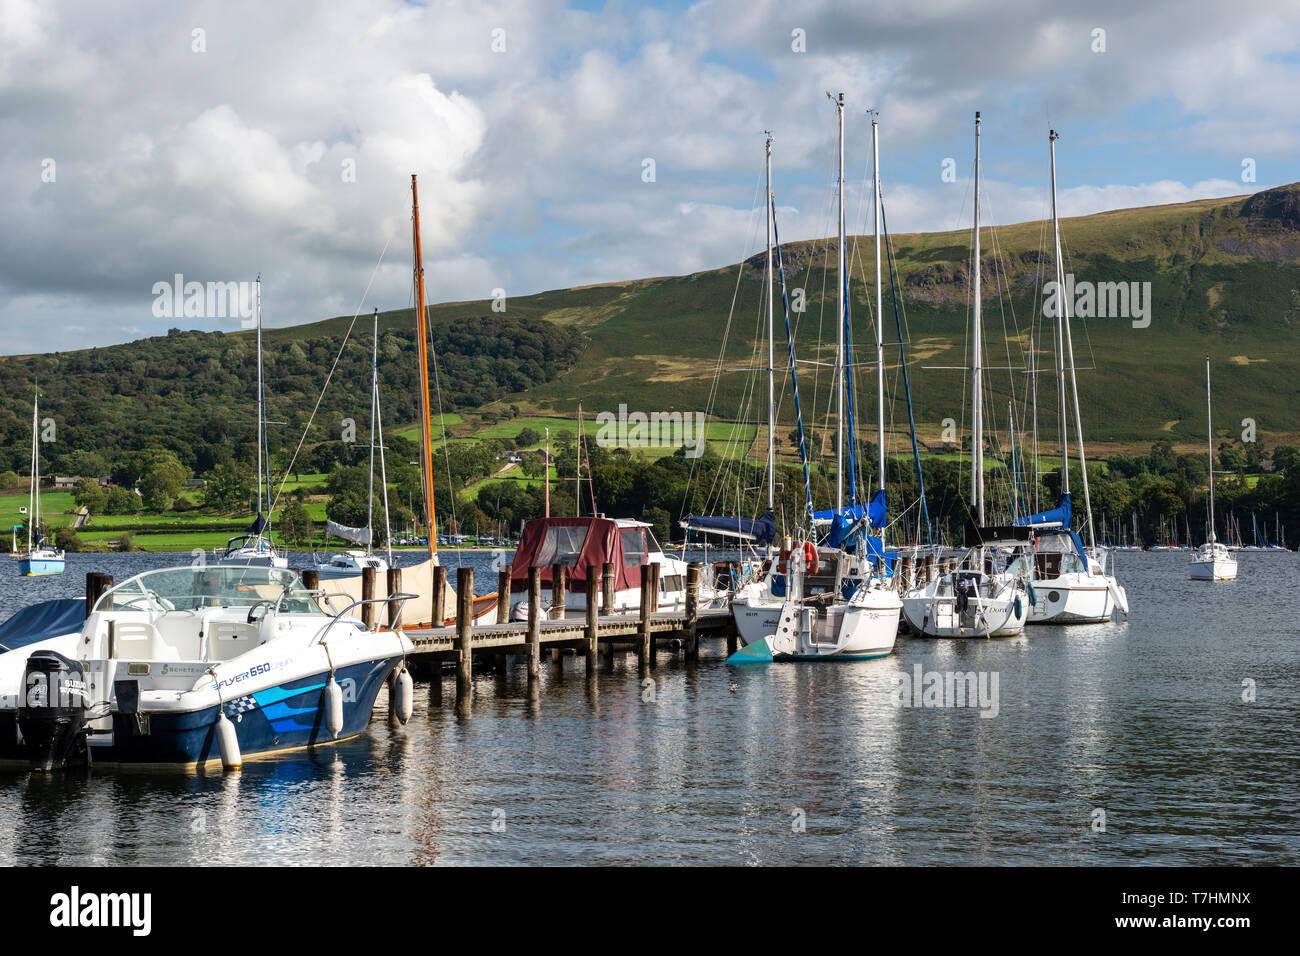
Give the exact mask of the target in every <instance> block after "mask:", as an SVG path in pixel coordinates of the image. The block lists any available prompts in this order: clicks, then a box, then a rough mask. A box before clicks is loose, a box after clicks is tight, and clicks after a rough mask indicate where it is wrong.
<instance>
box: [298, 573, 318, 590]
mask: <svg viewBox="0 0 1300 956" xmlns="http://www.w3.org/2000/svg"><path fill="white" fill-rule="evenodd" d="M302 586H303V587H305V588H306V589H307V590H308V591H316V590H319V588H320V575H319V574H318V573H317V572H316V569H315V568H308V569H307V570H306V571H304V572H303V573H302Z"/></svg>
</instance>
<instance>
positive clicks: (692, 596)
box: [686, 561, 701, 661]
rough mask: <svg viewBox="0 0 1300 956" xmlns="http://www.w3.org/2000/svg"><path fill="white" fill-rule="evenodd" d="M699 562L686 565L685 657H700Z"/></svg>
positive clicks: (689, 659) (695, 658) (694, 659)
mask: <svg viewBox="0 0 1300 956" xmlns="http://www.w3.org/2000/svg"><path fill="white" fill-rule="evenodd" d="M700 570H701V568H700V562H698V561H692V562H691V563H690V564H688V565H687V566H686V659H687V660H688V661H696V660H699V659H700V632H699V627H698V620H699V615H700Z"/></svg>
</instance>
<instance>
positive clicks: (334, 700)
mask: <svg viewBox="0 0 1300 956" xmlns="http://www.w3.org/2000/svg"><path fill="white" fill-rule="evenodd" d="M324 703H325V729H326V730H328V731H329V732H330V736H331V737H332V738H334V739H335V740H337V739H338V736H339V734H341V733H342V732H343V688H341V687H339V682H338V681H336V680H335V679H334V675H333V674H330V679H329V680H328V681H326V682H325V701H324Z"/></svg>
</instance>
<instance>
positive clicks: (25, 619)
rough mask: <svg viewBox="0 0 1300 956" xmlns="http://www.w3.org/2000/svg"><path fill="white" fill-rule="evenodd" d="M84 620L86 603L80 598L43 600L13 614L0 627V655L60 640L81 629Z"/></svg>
mask: <svg viewBox="0 0 1300 956" xmlns="http://www.w3.org/2000/svg"><path fill="white" fill-rule="evenodd" d="M85 619H86V602H85V599H83V598H59V599H58V600H55V601H43V602H42V603H40V604H33V605H32V606H31V607H25V608H23V609H22V610H20V611H17V612H15V613H14V616H13V617H11V618H9V620H7V621H5V622H4V623H3V624H0V653H4V652H5V651H12V650H14V649H16V648H19V647H26V646H27V645H29V644H35V643H36V642H37V641H47V640H49V639H50V638H51V637H63V636H64V635H65V634H75V633H77V632H78V631H80V630H81V625H82V624H83V623H85Z"/></svg>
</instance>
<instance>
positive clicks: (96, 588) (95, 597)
mask: <svg viewBox="0 0 1300 956" xmlns="http://www.w3.org/2000/svg"><path fill="white" fill-rule="evenodd" d="M112 586H113V576H112V575H111V574H104V573H103V572H101V571H87V572H86V617H90V612H91V611H93V610H94V609H95V605H96V604H98V603H99V599H100V598H101V597H103V596H104V592H105V591H107V590H109V589H110V588H111V587H112Z"/></svg>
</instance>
